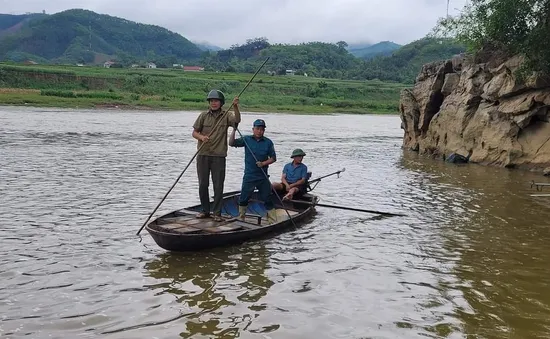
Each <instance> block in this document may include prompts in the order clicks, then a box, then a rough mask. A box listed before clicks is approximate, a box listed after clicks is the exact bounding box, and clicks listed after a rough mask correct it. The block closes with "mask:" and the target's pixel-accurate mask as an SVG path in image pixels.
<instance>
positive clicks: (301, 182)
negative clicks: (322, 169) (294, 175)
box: [290, 165, 307, 188]
mask: <svg viewBox="0 0 550 339" xmlns="http://www.w3.org/2000/svg"><path fill="white" fill-rule="evenodd" d="M301 176H302V178H301V179H300V180H298V181H296V182H295V183H293V184H292V185H290V188H292V187H298V186H301V185H304V184H305V183H306V178H307V166H305V165H304V166H302V168H301Z"/></svg>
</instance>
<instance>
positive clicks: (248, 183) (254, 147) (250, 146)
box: [229, 119, 277, 224]
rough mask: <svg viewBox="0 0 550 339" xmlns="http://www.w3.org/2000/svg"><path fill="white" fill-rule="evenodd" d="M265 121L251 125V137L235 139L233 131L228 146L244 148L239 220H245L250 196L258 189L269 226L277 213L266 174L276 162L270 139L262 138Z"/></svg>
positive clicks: (258, 120) (275, 219)
mask: <svg viewBox="0 0 550 339" xmlns="http://www.w3.org/2000/svg"><path fill="white" fill-rule="evenodd" d="M264 132H265V121H264V120H262V119H257V120H256V121H254V123H253V128H252V133H253V134H252V135H245V136H242V137H240V138H238V139H235V129H233V132H232V133H231V135H230V136H229V146H232V147H245V153H244V176H243V183H242V188H241V195H240V197H239V202H238V204H239V218H241V219H242V220H244V219H245V215H246V210H247V207H248V201H249V199H250V195H251V194H252V192H254V189H255V188H257V189H258V193H259V196H260V200H261V201H263V202H264V205H265V209H266V211H267V222H268V223H269V224H272V223H274V222H275V221H277V213H276V211H275V209H274V208H273V200H272V197H271V196H272V195H271V182H270V181H269V175H268V173H267V170H268V167H269V165H271V164H272V163H274V162H275V161H277V155H276V154H275V146H274V145H273V142H272V141H271V139H269V138H266V137H264Z"/></svg>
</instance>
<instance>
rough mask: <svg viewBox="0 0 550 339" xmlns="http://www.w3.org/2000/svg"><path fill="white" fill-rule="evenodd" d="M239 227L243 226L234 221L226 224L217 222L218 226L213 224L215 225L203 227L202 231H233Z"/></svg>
mask: <svg viewBox="0 0 550 339" xmlns="http://www.w3.org/2000/svg"><path fill="white" fill-rule="evenodd" d="M239 228H243V226H242V225H239V224H237V223H235V222H232V223H228V224H219V225H218V226H215V227H208V228H204V229H203V231H206V232H210V233H220V232H228V231H235V230H238V229H239Z"/></svg>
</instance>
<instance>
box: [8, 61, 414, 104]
mask: <svg viewBox="0 0 550 339" xmlns="http://www.w3.org/2000/svg"><path fill="white" fill-rule="evenodd" d="M262 73H263V72H261V73H259V74H258V75H257V76H256V78H255V79H254V81H253V82H252V83H251V84H250V86H249V87H248V88H247V90H246V91H245V92H244V93H243V94H242V95H241V100H240V105H241V110H242V111H249V112H296V113H311V114H322V113H356V114H366V113H397V112H398V105H399V94H400V92H401V90H402V89H403V88H405V87H407V86H406V85H404V84H399V83H390V82H382V81H375V80H373V81H351V80H333V79H321V78H313V77H304V76H270V75H267V74H265V73H263V74H262ZM251 77H252V74H237V73H209V72H183V71H182V70H177V69H121V68H109V69H107V68H102V67H77V66H45V65H44V66H43V65H40V66H38V65H30V66H26V65H9V64H1V63H0V105H28V106H47V107H66V108H76V107H80V108H94V107H105V106H118V107H125V108H132V109H170V110H188V109H189V110H196V109H204V108H205V107H206V102H205V98H206V94H207V93H208V91H209V90H210V89H213V88H216V89H220V90H222V91H223V92H224V93H225V94H226V101H227V102H228V104H226V107H229V105H230V103H229V102H230V100H231V99H232V98H233V97H234V96H235V95H237V94H238V93H239V92H240V91H241V90H242V89H243V87H244V86H245V85H246V83H247V82H248V81H249V80H250V78H251Z"/></svg>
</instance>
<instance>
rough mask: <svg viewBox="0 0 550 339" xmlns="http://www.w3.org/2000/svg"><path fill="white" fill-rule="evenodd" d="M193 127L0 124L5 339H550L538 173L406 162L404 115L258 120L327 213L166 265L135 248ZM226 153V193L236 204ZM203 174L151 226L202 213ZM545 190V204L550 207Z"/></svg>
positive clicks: (151, 119) (236, 178) (177, 121)
mask: <svg viewBox="0 0 550 339" xmlns="http://www.w3.org/2000/svg"><path fill="white" fill-rule="evenodd" d="M196 116H197V112H126V111H109V110H106V111H99V110H95V111H92V110H60V109H40V108H27V107H23V108H14V107H0V191H1V192H0V193H1V194H0V202H1V203H0V214H1V215H2V218H1V219H0V220H1V221H0V239H1V240H0V241H1V246H0V310H1V312H0V317H1V318H0V336H2V337H5V338H17V337H23V336H25V337H26V338H96V337H101V338H178V337H182V338H237V337H239V338H426V337H428V338H548V337H550V293H548V291H549V290H548V288H549V283H550V264H549V262H550V261H549V260H550V250H549V244H550V232H549V230H548V227H549V224H548V222H549V220H550V208H549V207H548V203H549V201H550V198H544V197H532V196H530V194H532V193H536V191H535V190H534V189H532V188H530V186H529V182H530V181H531V180H535V181H542V182H546V181H548V180H547V179H546V178H544V177H542V176H541V175H538V174H534V173H530V172H524V171H518V170H509V169H501V168H489V167H482V166H478V165H475V164H467V165H453V164H447V163H444V162H442V161H441V160H439V159H430V158H427V157H422V156H418V155H416V154H414V153H410V152H407V151H404V150H402V149H401V138H402V136H403V131H402V130H401V129H400V128H399V126H400V120H399V117H398V116H380V115H363V116H359V115H326V116H307V115H292V114H245V115H244V116H243V122H242V123H241V125H240V129H241V131H242V133H249V132H250V131H251V127H249V126H251V125H252V122H253V120H254V119H256V118H257V117H262V118H263V119H265V121H266V124H267V129H266V134H265V135H266V136H267V137H269V138H271V139H272V140H273V141H274V143H275V148H276V151H277V154H278V161H277V162H276V163H275V164H274V165H272V166H270V173H271V175H272V179H274V180H278V179H279V175H280V171H281V170H282V167H283V165H284V164H285V163H286V162H287V161H289V160H290V158H289V156H290V154H291V152H292V150H293V149H294V148H298V147H299V148H302V149H304V151H305V152H306V153H307V155H306V157H305V158H304V162H305V163H306V164H307V165H308V167H309V169H310V170H311V171H312V172H313V178H315V177H318V176H322V175H325V174H328V173H331V172H334V171H337V170H339V169H341V168H345V169H346V171H345V172H344V173H342V175H341V176H340V178H337V177H336V176H332V177H329V178H326V179H323V180H322V181H321V183H320V184H319V185H318V186H317V187H316V188H315V190H314V191H313V193H316V194H318V195H319V196H320V197H321V202H324V203H327V204H336V205H345V206H352V207H359V208H366V209H373V210H381V211H389V212H399V213H404V214H406V216H404V217H384V218H380V217H377V216H376V215H372V214H367V213H361V212H352V211H344V210H337V209H331V208H326V207H318V208H317V214H316V215H315V216H314V218H313V219H312V220H311V221H309V222H307V223H306V224H304V225H302V226H301V227H299V228H297V229H294V230H291V231H288V232H285V233H282V234H277V235H275V236H273V237H268V238H265V239H262V240H258V241H252V242H247V243H245V244H242V245H239V246H232V247H226V248H220V249H216V250H211V251H202V252H197V253H187V254H185V253H184V254H181V253H170V252H167V251H165V250H163V249H161V248H160V247H158V246H157V245H156V244H155V242H154V241H153V240H152V238H151V237H150V236H149V235H148V234H147V232H146V231H143V232H142V233H141V237H140V236H136V235H135V233H136V232H137V230H138V229H139V228H140V226H141V225H142V224H143V222H144V221H145V220H146V218H147V217H148V216H149V214H150V213H151V212H152V211H153V209H154V208H155V206H156V205H157V204H158V203H159V202H160V200H161V199H162V197H163V196H164V194H165V193H166V192H167V191H168V189H169V188H170V186H171V185H172V184H173V183H174V181H175V180H176V178H177V177H178V175H179V174H180V173H181V171H182V170H183V168H184V167H185V165H186V164H187V163H188V162H189V160H190V159H191V157H192V156H193V154H194V152H195V150H196V143H195V142H194V140H193V139H192V137H191V126H192V124H193V122H194V119H195V118H196ZM242 173H243V150H242V149H233V148H231V149H230V151H229V155H228V161H227V177H226V183H225V190H226V191H230V190H236V189H239V188H240V183H241V178H242ZM197 190H198V185H197V179H196V172H195V165H194V163H193V164H192V165H191V166H190V168H189V169H188V171H187V172H186V173H184V175H183V176H182V178H181V180H180V181H179V183H178V185H176V187H175V188H174V190H173V191H172V192H171V193H170V195H169V196H168V198H167V200H166V201H165V202H164V203H163V204H162V205H161V208H160V209H159V211H158V212H157V213H156V215H160V214H163V213H167V212H169V211H172V210H174V209H177V208H182V207H185V206H188V205H191V204H196V203H198V193H197ZM549 193H550V192H549Z"/></svg>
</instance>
